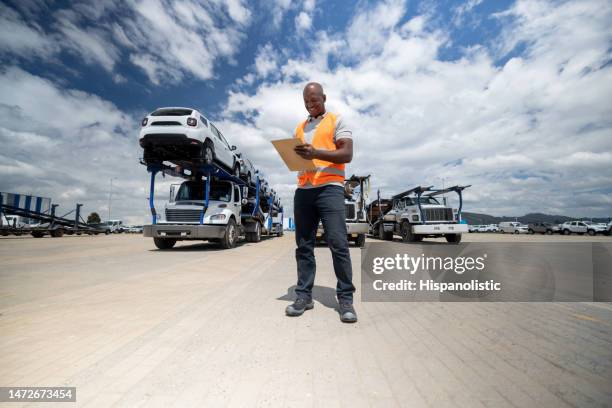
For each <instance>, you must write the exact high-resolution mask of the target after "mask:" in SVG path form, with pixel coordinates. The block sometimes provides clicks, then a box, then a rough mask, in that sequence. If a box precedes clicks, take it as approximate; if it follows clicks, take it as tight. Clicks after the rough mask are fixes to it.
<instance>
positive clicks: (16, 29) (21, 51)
mask: <svg viewBox="0 0 612 408" xmlns="http://www.w3.org/2000/svg"><path fill="white" fill-rule="evenodd" d="M58 49H59V47H58V45H57V44H56V43H55V41H53V38H49V37H47V36H45V34H44V33H43V32H42V30H41V29H40V27H37V26H36V25H35V24H32V25H28V24H26V22H25V21H24V20H23V19H22V18H21V17H20V16H19V14H18V13H17V12H15V11H13V10H11V9H9V8H8V7H7V6H5V5H3V4H0V54H1V53H12V54H16V55H19V56H21V57H24V58H33V57H35V56H42V57H49V56H51V55H53V54H54V53H56V52H57V50H58Z"/></svg>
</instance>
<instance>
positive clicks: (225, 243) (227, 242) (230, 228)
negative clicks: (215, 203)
mask: <svg viewBox="0 0 612 408" xmlns="http://www.w3.org/2000/svg"><path fill="white" fill-rule="evenodd" d="M236 241H238V229H237V228H236V221H234V219H233V218H230V219H229V221H228V223H227V225H226V226H225V234H224V236H223V238H221V242H220V244H221V248H223V249H230V248H234V247H235V246H236Z"/></svg>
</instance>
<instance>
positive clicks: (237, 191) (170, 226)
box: [143, 163, 283, 249]
mask: <svg viewBox="0 0 612 408" xmlns="http://www.w3.org/2000/svg"><path fill="white" fill-rule="evenodd" d="M147 170H148V171H149V172H150V173H151V185H150V192H149V207H150V209H151V216H152V219H151V224H150V225H145V226H144V228H143V233H144V236H145V237H152V238H153V241H154V243H155V246H157V247H158V248H160V249H171V248H172V247H173V246H174V245H175V244H176V242H177V241H183V240H207V241H211V242H218V243H219V244H220V245H221V247H222V248H226V249H227V248H233V247H235V246H236V243H237V241H238V239H239V238H240V237H245V238H246V240H247V241H249V242H258V241H259V240H260V239H261V236H262V234H269V235H282V225H283V209H282V207H281V206H280V202H279V201H278V200H277V199H275V197H274V196H273V195H271V194H270V193H268V194H265V193H264V192H263V191H262V189H261V184H262V180H261V179H260V177H257V178H256V182H255V186H249V185H247V183H246V182H245V181H243V180H242V179H240V178H238V177H236V176H234V175H233V174H230V173H229V172H227V171H226V170H225V169H223V168H222V167H220V166H218V165H217V164H215V163H213V164H203V165H193V164H187V165H180V166H179V165H175V166H171V165H166V164H164V163H157V164H155V163H153V164H148V165H147ZM160 172H161V173H162V174H164V175H170V176H173V177H179V178H182V179H183V180H184V181H183V182H182V183H181V184H180V185H179V188H178V191H176V185H174V186H172V187H171V189H170V193H171V194H170V195H171V197H170V201H169V202H168V204H166V206H165V220H159V219H158V216H157V210H156V209H155V205H154V195H155V176H156V175H157V173H160Z"/></svg>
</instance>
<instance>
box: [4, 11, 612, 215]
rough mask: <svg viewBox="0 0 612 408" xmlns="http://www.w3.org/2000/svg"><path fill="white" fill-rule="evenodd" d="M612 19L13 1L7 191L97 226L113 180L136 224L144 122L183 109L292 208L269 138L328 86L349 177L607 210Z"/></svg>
mask: <svg viewBox="0 0 612 408" xmlns="http://www.w3.org/2000/svg"><path fill="white" fill-rule="evenodd" d="M611 16H612V14H611V6H610V3H609V2H607V1H604V0H585V1H574V2H572V1H564V2H549V1H544V0H538V1H535V0H521V1H516V2H515V1H482V0H467V1H432V0H426V1H414V2H412V1H408V2H405V1H400V0H388V1H380V2H366V1H357V2H352V1H327V2H321V1H316V0H306V1H287V0H267V1H259V2H248V1H243V0H231V1H206V2H200V1H196V0H173V1H170V0H166V1H161V0H147V1H105V2H98V3H92V2H74V1H71V2H61V1H56V2H45V1H41V0H28V1H19V2H17V1H14V2H13V1H9V2H4V3H3V4H2V5H0V18H1V21H0V61H1V63H2V70H1V71H0V74H1V78H0V91H2V95H3V96H2V97H0V140H1V141H2V143H3V145H4V146H5V148H4V149H3V151H2V152H1V153H0V191H7V190H8V191H11V192H20V193H32V194H38V195H44V196H50V197H52V198H53V199H54V201H56V202H59V203H61V204H64V205H65V206H72V203H74V202H75V201H77V200H78V201H80V202H84V203H85V204H86V207H87V210H88V211H94V210H96V211H99V212H101V213H105V211H106V209H107V197H108V184H109V180H110V178H112V177H117V180H116V181H114V185H115V186H116V187H115V188H116V191H115V195H114V200H113V212H114V213H116V215H117V216H120V217H125V218H126V220H128V221H130V222H138V221H139V220H141V219H142V218H143V217H144V215H145V214H146V206H145V203H144V199H143V197H144V196H146V193H147V191H146V189H147V183H146V173H145V171H144V168H143V167H142V166H140V165H139V164H138V157H139V155H140V151H139V147H138V145H137V136H138V122H139V120H140V118H141V117H142V116H143V115H144V114H145V113H147V112H149V111H151V110H152V109H154V108H156V107H160V106H177V105H182V106H192V107H196V108H198V109H201V110H202V111H203V112H205V113H206V114H207V115H208V116H209V117H211V118H212V119H213V120H215V121H216V122H217V124H218V125H219V127H220V129H221V130H222V131H223V132H224V133H225V135H226V136H227V137H228V138H229V139H230V140H231V141H232V142H233V143H235V144H238V145H239V146H240V147H241V149H242V150H244V151H245V152H246V153H247V154H248V155H249V156H250V157H251V158H252V159H253V161H254V162H255V163H256V165H257V166H258V167H260V168H262V169H263V170H264V171H265V172H266V173H267V174H269V175H270V179H271V180H270V181H271V182H272V184H275V185H277V189H278V190H279V191H280V192H281V194H282V195H283V198H284V201H285V203H289V204H288V208H289V209H290V202H291V198H292V191H293V189H294V188H295V181H294V175H292V174H290V173H287V172H286V171H285V170H284V169H283V167H282V163H280V161H279V159H278V158H277V157H276V156H275V154H274V151H273V150H271V148H270V145H269V143H268V142H269V140H271V139H274V138H276V137H282V136H287V135H290V134H291V132H292V130H293V128H294V127H295V125H296V124H297V121H299V120H300V118H302V117H303V116H304V114H305V112H304V110H303V107H302V106H301V100H300V99H301V92H300V90H301V87H302V86H303V85H304V84H305V83H306V82H308V81H310V80H317V81H320V82H322V83H323V85H324V86H325V89H326V92H327V94H328V102H329V104H328V105H329V106H328V107H329V108H330V109H331V110H335V111H337V112H340V113H342V114H343V116H345V118H346V119H347V120H348V122H349V123H350V124H351V125H352V126H353V128H354V135H355V141H356V152H355V153H356V154H355V160H354V162H353V163H352V165H351V167H350V168H349V171H352V172H355V173H368V174H372V175H373V186H374V188H381V189H382V191H383V194H385V193H388V194H391V193H394V192H397V191H399V190H404V189H406V188H408V187H410V186H412V185H413V184H426V183H430V184H440V183H441V180H442V179H444V180H446V181H447V184H448V183H453V184H455V183H460V184H461V183H465V184H473V185H474V187H473V188H472V189H471V191H469V192H468V193H467V194H466V209H467V210H468V211H482V212H488V213H491V214H496V215H522V214H524V213H526V212H530V211H533V212H536V211H537V212H553V213H560V214H567V215H575V216H609V215H612V198H611V197H610V191H611V189H612V173H611V170H610V167H611V166H609V163H610V161H611V159H612V147H611V142H610V140H612V138H611V137H610V136H612V133H611V127H612V124H611V123H610V122H611V120H610V117H612V115H611V113H612V112H611V110H610V107H609V103H606V102H605V101H609V99H610V97H611V96H612V94H611V92H610V91H611V88H612V81H611V67H610V64H609V61H610V60H612V59H611V56H610V54H611V52H610V47H609V44H610V42H611V40H612V34H611V29H610V27H611V26H612V17H611ZM41 146H44V147H41ZM75 168H77V169H79V171H74V169H75ZM115 201H116V202H115Z"/></svg>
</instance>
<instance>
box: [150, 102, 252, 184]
mask: <svg viewBox="0 0 612 408" xmlns="http://www.w3.org/2000/svg"><path fill="white" fill-rule="evenodd" d="M141 125H142V128H141V129H140V146H141V147H142V148H143V149H144V155H143V159H144V161H145V163H147V164H149V163H156V162H162V161H170V162H177V161H184V160H185V158H188V159H190V160H192V161H197V162H201V163H204V164H212V163H213V162H216V163H217V164H220V165H222V166H223V167H225V168H226V169H227V170H228V171H230V172H232V173H233V174H234V175H235V176H239V175H240V171H241V170H240V161H239V159H238V157H237V156H236V154H235V152H234V151H235V150H236V146H232V145H230V143H229V142H228V141H227V139H226V138H225V137H224V136H223V134H222V133H221V132H220V131H219V130H218V129H217V128H216V127H215V125H214V124H213V123H212V122H210V121H209V120H208V119H206V117H204V115H202V114H201V113H200V112H198V111H197V110H195V109H191V108H180V107H170V108H159V109H156V110H155V111H154V112H152V113H151V114H149V115H147V116H146V117H145V118H144V119H142V122H141Z"/></svg>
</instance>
